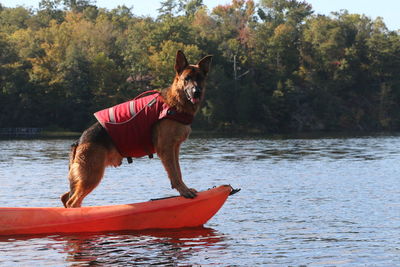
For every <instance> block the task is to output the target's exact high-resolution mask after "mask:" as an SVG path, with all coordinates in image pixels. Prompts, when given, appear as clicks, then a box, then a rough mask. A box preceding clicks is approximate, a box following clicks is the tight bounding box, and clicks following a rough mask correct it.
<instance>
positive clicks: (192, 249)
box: [58, 227, 227, 266]
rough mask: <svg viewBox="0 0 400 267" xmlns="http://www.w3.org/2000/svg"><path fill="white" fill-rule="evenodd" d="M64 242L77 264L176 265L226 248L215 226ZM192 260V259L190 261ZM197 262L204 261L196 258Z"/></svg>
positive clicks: (91, 236) (73, 238) (69, 258)
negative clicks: (196, 256) (213, 227)
mask: <svg viewBox="0 0 400 267" xmlns="http://www.w3.org/2000/svg"><path fill="white" fill-rule="evenodd" d="M58 239H59V240H60V241H62V240H63V241H67V242H66V243H65V248H64V251H65V252H67V254H68V255H67V258H66V261H68V262H70V263H71V264H72V266H75V265H79V266H80V265H82V264H84V265H93V264H95V265H96V264H101V265H110V264H116V265H121V266H122V265H124V266H125V265H129V264H146V265H150V264H162V265H176V263H178V262H179V263H182V262H184V261H185V259H191V260H193V258H195V257H194V256H195V255H199V254H203V253H207V252H209V251H210V250H224V249H225V248H226V247H227V245H226V243H225V241H224V240H225V237H224V235H223V234H221V233H219V232H217V231H216V230H214V229H212V228H204V227H199V228H187V229H179V230H171V231H167V230H159V231H144V232H143V231H142V232H119V233H107V234H88V235H74V236H59V237H58ZM188 264H193V262H188ZM196 264H201V262H197V263H196Z"/></svg>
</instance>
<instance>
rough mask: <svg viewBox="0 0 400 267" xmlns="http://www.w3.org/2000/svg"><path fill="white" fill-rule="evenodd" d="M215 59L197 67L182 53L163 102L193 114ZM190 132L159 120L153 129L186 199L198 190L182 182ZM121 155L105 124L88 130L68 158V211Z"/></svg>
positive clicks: (157, 146) (64, 199)
mask: <svg viewBox="0 0 400 267" xmlns="http://www.w3.org/2000/svg"><path fill="white" fill-rule="evenodd" d="M211 60H212V56H206V57H204V58H203V59H201V60H200V61H199V62H198V63H197V64H196V65H189V63H188V61H187V59H186V57H185V55H184V54H183V52H182V51H178V52H177V54H176V60H175V71H176V74H175V78H174V81H173V83H172V85H171V86H170V87H169V88H167V89H164V90H163V91H162V92H161V95H162V96H163V99H164V102H165V103H166V104H168V105H169V106H170V107H174V108H175V109H176V110H177V111H178V112H185V113H188V114H191V115H194V114H195V113H196V112H197V111H198V109H199V107H200V104H201V101H202V100H203V98H204V92H205V78H206V76H207V73H208V72H209V69H210V65H211ZM190 132H191V128H190V125H185V124H182V123H179V122H177V121H174V120H170V119H162V120H159V121H158V122H157V123H156V124H155V125H154V126H153V128H152V141H153V145H154V148H155V150H156V153H157V155H158V157H159V158H160V159H161V162H162V164H163V165H164V168H165V170H166V172H167V174H168V178H169V179H170V182H171V186H172V188H175V189H176V190H177V191H178V192H179V193H180V195H182V196H184V197H186V198H194V197H196V192H197V191H196V190H195V189H192V188H189V187H187V186H186V185H185V183H184V182H183V180H182V174H181V170H180V166H179V149H180V145H181V144H182V142H184V141H185V140H186V139H187V138H188V136H189V134H190ZM122 159H123V158H122V156H121V154H120V153H119V152H118V150H117V148H116V146H115V145H114V144H113V142H112V139H111V138H110V136H109V135H108V133H107V131H106V130H105V129H104V128H103V127H102V125H101V124H100V123H99V122H97V123H95V124H94V125H92V126H91V127H90V128H88V129H87V130H85V131H84V132H83V134H82V135H81V137H80V139H79V141H78V142H77V143H76V144H74V145H72V147H71V152H70V157H69V174H68V178H69V182H70V191H69V192H67V193H65V194H63V195H62V196H61V201H62V203H63V204H64V206H65V207H66V208H77V207H80V206H81V205H82V201H83V199H84V198H85V197H86V196H87V195H88V194H89V193H90V192H91V191H93V189H94V188H95V187H96V186H97V185H98V184H99V183H100V181H101V179H102V177H103V175H104V170H105V168H106V167H107V166H114V167H117V166H120V165H121V164H122Z"/></svg>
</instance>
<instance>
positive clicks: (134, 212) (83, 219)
mask: <svg viewBox="0 0 400 267" xmlns="http://www.w3.org/2000/svg"><path fill="white" fill-rule="evenodd" d="M234 192H235V191H234V190H233V189H232V187H231V186H230V185H222V186H219V187H216V188H212V189H209V190H206V191H203V192H199V193H198V194H197V197H196V198H194V199H187V198H184V197H180V196H178V197H172V198H165V199H159V200H152V201H148V202H142V203H135V204H125V205H113V206H96V207H82V208H59V207H34V208H9V207H3V208H1V207H0V235H22V234H48V233H78V232H106V231H122V230H145V229H173V228H183V227H197V226H202V225H203V224H205V223H206V222H207V221H208V220H209V219H211V217H213V216H214V215H215V213H217V211H218V210H219V209H220V208H221V207H222V205H223V204H224V203H225V201H226V199H227V198H228V196H229V195H230V194H231V193H234Z"/></svg>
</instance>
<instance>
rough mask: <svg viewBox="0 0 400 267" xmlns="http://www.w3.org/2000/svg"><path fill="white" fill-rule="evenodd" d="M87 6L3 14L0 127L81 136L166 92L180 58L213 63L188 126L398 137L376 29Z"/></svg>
mask: <svg viewBox="0 0 400 267" xmlns="http://www.w3.org/2000/svg"><path fill="white" fill-rule="evenodd" d="M134 12H135V9H134V8H133V9H131V8H127V7H125V6H120V7H118V8H115V9H113V10H107V9H102V8H98V7H96V6H95V4H93V3H92V2H91V1H90V0H64V1H62V0H42V2H41V3H40V7H39V8H38V9H37V10H31V9H29V8H25V7H16V8H7V7H4V6H1V5H0V128H2V127H44V128H46V127H47V128H62V129H69V130H82V129H84V128H85V127H87V126H88V125H90V123H93V122H94V118H93V116H92V113H93V112H95V111H97V110H100V109H102V108H105V107H108V106H111V105H114V104H117V103H119V102H122V101H126V100H128V99H130V98H132V97H134V96H136V95H137V94H138V93H139V92H142V91H145V90H148V89H157V88H164V87H167V86H168V85H169V84H170V83H171V81H172V77H173V74H174V72H173V64H174V57H175V53H176V51H177V50H178V49H182V50H184V51H185V53H186V55H187V56H188V58H189V61H190V62H192V63H195V62H196V60H198V59H200V58H201V57H202V56H204V55H207V54H213V55H214V61H213V66H212V72H211V74H210V77H209V81H208V85H207V96H206V101H205V103H204V105H203V108H202V109H201V111H200V112H199V114H198V116H197V117H196V123H195V127H196V128H197V129H207V130H209V129H216V130H229V131H231V130H238V131H244V130H246V131H249V130H254V131H261V132H290V131H337V130H362V131H378V130H393V131H394V130H400V105H399V103H400V74H399V73H400V36H399V32H396V31H389V30H388V29H387V28H386V26H385V24H384V22H383V20H382V19H381V18H377V19H376V20H371V19H370V18H369V17H366V16H364V15H358V14H349V13H348V12H346V11H342V12H339V13H333V14H332V15H331V16H324V15H318V14H314V12H313V10H312V7H311V5H309V4H308V3H307V2H305V1H298V0H260V1H259V2H257V3H256V2H253V1H251V0H249V1H244V0H233V1H232V3H231V4H228V5H224V6H217V7H215V8H214V9H213V10H208V9H207V7H206V6H204V5H203V3H202V0H164V1H162V2H161V8H160V9H158V16H157V17H156V18H151V17H142V16H137V15H135V14H134Z"/></svg>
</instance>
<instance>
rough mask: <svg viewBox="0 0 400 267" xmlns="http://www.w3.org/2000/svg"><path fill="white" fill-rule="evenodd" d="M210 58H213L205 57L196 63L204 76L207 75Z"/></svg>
mask: <svg viewBox="0 0 400 267" xmlns="http://www.w3.org/2000/svg"><path fill="white" fill-rule="evenodd" d="M212 57H213V56H205V57H203V58H202V59H200V61H199V63H197V65H198V66H199V68H200V70H201V71H202V72H203V73H204V75H207V73H208V72H209V71H210V67H211V61H212Z"/></svg>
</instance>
